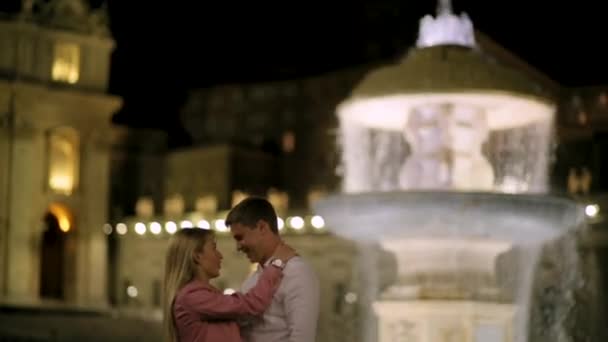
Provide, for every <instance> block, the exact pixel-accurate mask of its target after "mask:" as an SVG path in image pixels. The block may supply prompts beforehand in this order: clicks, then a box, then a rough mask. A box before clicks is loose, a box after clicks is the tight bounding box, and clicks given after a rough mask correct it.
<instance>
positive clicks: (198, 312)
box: [163, 228, 295, 342]
mask: <svg viewBox="0 0 608 342" xmlns="http://www.w3.org/2000/svg"><path fill="white" fill-rule="evenodd" d="M293 256H295V252H294V251H293V249H291V248H290V247H289V246H287V245H285V244H281V245H280V246H279V247H277V249H276V251H275V253H274V255H273V260H272V262H270V263H269V266H267V267H265V268H264V271H263V272H262V276H261V278H260V281H259V282H258V283H257V285H256V286H255V287H254V288H253V289H251V290H250V291H248V292H247V294H241V293H235V294H232V295H224V294H223V293H222V292H221V291H219V290H218V289H216V288H214V287H213V286H212V285H210V283H209V281H210V280H211V279H213V278H216V277H217V276H219V274H220V268H221V261H222V254H221V253H220V252H219V251H218V250H217V245H216V242H215V236H214V234H213V232H212V231H210V230H205V229H199V228H186V229H181V230H179V231H178V232H177V233H175V235H174V236H173V237H172V239H171V242H170V245H169V249H168V250H167V255H166V260H165V279H164V308H163V309H164V332H165V341H166V342H195V341H196V342H202V341H214V342H215V341H220V342H241V341H242V339H241V334H240V331H239V327H238V325H237V323H236V321H235V319H236V318H238V317H240V316H244V315H254V316H258V315H261V314H262V313H263V312H264V311H265V310H266V308H268V306H269V305H270V303H271V301H272V296H273V295H274V292H275V291H276V289H277V287H278V285H279V283H280V281H281V278H282V269H283V267H284V265H285V263H286V262H287V261H288V260H289V259H290V258H292V257H293ZM270 265H271V266H270Z"/></svg>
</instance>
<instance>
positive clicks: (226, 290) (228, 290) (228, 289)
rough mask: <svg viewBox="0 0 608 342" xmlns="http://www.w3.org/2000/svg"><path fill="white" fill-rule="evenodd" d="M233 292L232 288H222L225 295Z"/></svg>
mask: <svg viewBox="0 0 608 342" xmlns="http://www.w3.org/2000/svg"><path fill="white" fill-rule="evenodd" d="M235 292H236V291H235V290H234V289H231V288H227V289H225V290H224V294H225V295H231V294H233V293H235Z"/></svg>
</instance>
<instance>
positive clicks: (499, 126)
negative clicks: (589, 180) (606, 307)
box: [316, 1, 584, 342]
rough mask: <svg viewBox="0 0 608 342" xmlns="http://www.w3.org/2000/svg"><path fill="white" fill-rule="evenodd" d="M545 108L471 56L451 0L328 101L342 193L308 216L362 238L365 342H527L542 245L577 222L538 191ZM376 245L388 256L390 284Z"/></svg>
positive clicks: (528, 88) (549, 106) (574, 209)
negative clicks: (401, 55)
mask: <svg viewBox="0 0 608 342" xmlns="http://www.w3.org/2000/svg"><path fill="white" fill-rule="evenodd" d="M554 110H555V108H554V104H553V102H552V100H551V96H549V95H548V94H547V93H545V92H544V91H543V89H542V88H541V87H539V86H537V85H536V84H535V83H534V82H533V81H531V80H530V79H528V78H527V77H526V76H524V75H522V74H520V73H519V72H517V71H515V70H512V69H510V68H507V67H505V66H502V65H500V64H498V63H496V62H494V61H493V60H491V59H489V58H488V57H487V56H485V55H484V54H483V53H481V52H480V51H479V49H478V48H477V46H476V43H475V36H474V30H473V25H472V23H471V21H470V20H469V18H468V17H467V16H466V15H461V16H456V15H454V14H453V13H452V11H451V7H450V3H449V1H440V5H439V10H438V14H437V16H436V17H435V18H433V17H431V16H426V17H424V18H423V19H422V20H421V23H420V32H419V39H418V42H417V47H416V48H415V49H412V50H411V51H410V52H409V54H408V56H407V58H405V59H404V60H403V61H402V62H401V63H400V64H398V65H394V66H388V67H384V68H380V69H378V70H375V71H372V72H371V73H370V74H369V75H367V76H366V77H365V78H364V79H363V80H362V82H361V83H360V84H359V85H358V86H357V87H356V88H355V89H354V90H353V92H352V95H351V97H350V98H348V99H346V100H345V101H344V102H343V103H342V104H340V106H339V107H338V110H337V112H338V116H339V119H340V130H341V139H342V140H341V145H342V146H343V150H342V154H343V167H344V168H343V171H344V174H343V176H344V178H343V194H339V195H334V196H330V197H329V198H327V199H325V200H323V201H322V202H320V203H319V204H318V206H317V208H316V209H317V212H319V213H320V214H322V215H323V216H324V217H325V218H326V222H327V223H328V226H329V227H331V228H332V230H333V231H334V232H335V233H336V234H338V235H341V236H344V237H347V238H350V239H355V240H358V241H361V242H362V244H361V246H362V255H363V257H362V260H363V261H364V263H367V266H366V268H365V269H364V270H363V272H364V274H365V276H366V277H367V279H368V283H367V284H368V285H367V286H366V288H365V289H364V290H365V293H363V294H362V298H363V301H368V302H373V310H374V313H373V314H370V316H369V317H368V319H366V321H367V322H368V323H369V324H368V326H367V327H366V329H365V335H366V338H365V340H367V341H376V340H379V341H382V342H385V341H391V342H392V341H416V342H418V341H420V342H469V341H470V342H499V341H500V342H512V341H517V342H524V341H527V340H528V335H529V333H528V331H529V327H528V322H529V320H530V307H531V305H530V298H531V297H532V291H533V285H534V279H535V276H536V273H537V269H536V265H537V261H538V259H539V256H540V255H541V246H542V245H543V244H544V243H546V242H547V241H552V240H554V239H556V238H558V237H559V236H560V235H563V234H565V233H566V232H568V231H573V230H574V229H576V228H577V227H578V226H580V225H581V224H582V222H583V221H584V220H583V216H582V215H580V210H579V207H578V206H577V205H576V204H575V203H573V202H571V201H569V200H566V199H563V198H554V197H549V196H544V195H541V193H543V192H545V191H546V190H547V186H548V185H547V183H548V180H547V173H548V162H549V158H548V156H549V155H550V142H551V134H552V130H551V128H552V126H553V113H554ZM375 243H377V244H379V245H380V246H381V247H382V248H383V249H384V250H387V251H390V252H392V253H393V255H394V257H395V261H396V263H395V265H396V266H395V268H396V269H394V279H393V281H392V283H391V284H390V286H384V284H383V283H382V281H378V280H377V279H380V278H386V277H382V276H381V274H380V273H382V274H386V273H387V270H386V268H387V267H390V266H387V265H380V266H378V264H377V262H376V259H375V258H376V257H377V255H378V254H377V251H376V250H375V249H374V244H375ZM388 273H390V272H388ZM374 279H376V280H374ZM376 318H377V320H376Z"/></svg>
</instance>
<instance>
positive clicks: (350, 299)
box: [344, 292, 357, 304]
mask: <svg viewBox="0 0 608 342" xmlns="http://www.w3.org/2000/svg"><path fill="white" fill-rule="evenodd" d="M344 301H346V302H347V303H348V304H354V303H356V302H357V294H356V293H354V292H349V293H347V294H346V295H345V296H344Z"/></svg>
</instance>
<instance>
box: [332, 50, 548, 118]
mask: <svg viewBox="0 0 608 342" xmlns="http://www.w3.org/2000/svg"><path fill="white" fill-rule="evenodd" d="M444 103H452V104H455V105H460V104H462V105H466V106H476V107H478V108H481V109H483V110H484V111H485V113H486V116H487V121H488V126H489V128H490V129H492V130H499V129H509V128H514V127H521V126H526V125H529V124H532V123H535V122H540V121H547V120H551V119H552V116H553V113H554V112H555V108H554V101H553V100H552V97H551V95H550V93H549V91H548V90H545V89H543V88H542V87H541V86H540V85H539V84H537V83H536V82H535V81H534V80H532V79H531V78H529V77H527V76H526V75H525V74H523V73H522V72H519V71H518V70H515V69H512V68H509V67H507V66H504V65H501V64H499V63H498V62H496V61H495V60H493V59H491V58H489V57H488V56H487V55H484V54H483V53H482V52H481V51H480V50H479V49H476V48H471V47H468V46H462V45H435V46H429V47H424V48H414V49H412V50H411V51H410V52H409V54H408V55H407V56H406V58H405V59H404V60H403V61H402V62H401V63H399V64H396V65H391V66H386V67H381V68H379V69H376V70H373V71H371V72H370V73H369V74H368V75H366V76H365V77H364V78H363V80H362V81H361V82H360V83H359V84H358V85H357V86H356V87H355V89H354V90H353V92H352V94H351V96H350V97H349V98H347V99H346V100H345V101H343V102H342V103H341V104H340V105H339V106H338V115H339V116H340V119H341V120H350V121H355V122H358V123H359V124H361V125H363V126H366V127H370V128H378V129H386V130H400V129H402V128H403V127H404V126H405V124H406V122H407V118H408V115H409V113H410V112H411V111H412V110H413V109H414V108H416V107H418V106H425V105H433V104H444Z"/></svg>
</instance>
